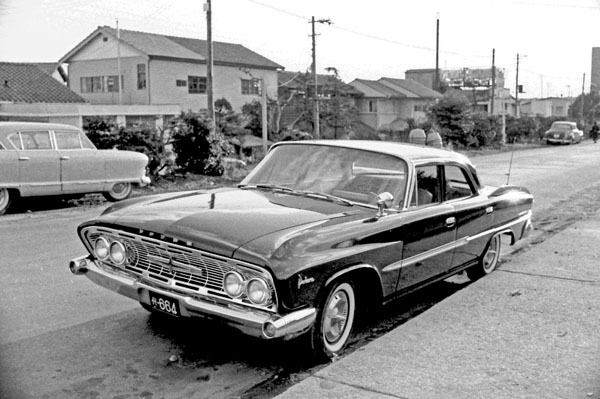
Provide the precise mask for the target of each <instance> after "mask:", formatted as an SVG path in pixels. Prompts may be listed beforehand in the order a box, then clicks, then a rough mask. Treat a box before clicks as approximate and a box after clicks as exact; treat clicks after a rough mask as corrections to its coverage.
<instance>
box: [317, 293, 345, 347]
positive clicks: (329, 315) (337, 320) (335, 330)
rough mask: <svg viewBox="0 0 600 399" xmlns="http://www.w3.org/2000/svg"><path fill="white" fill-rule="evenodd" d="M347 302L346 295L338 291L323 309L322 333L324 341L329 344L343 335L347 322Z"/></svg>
mask: <svg viewBox="0 0 600 399" xmlns="http://www.w3.org/2000/svg"><path fill="white" fill-rule="evenodd" d="M348 302H349V300H348V295H347V294H346V293H345V292H343V291H338V292H336V293H335V295H333V296H332V298H331V300H330V301H329V304H328V305H327V308H326V309H325V317H324V319H323V331H324V333H325V339H326V340H327V341H328V342H330V343H333V342H335V341H337V340H338V339H340V337H341V336H342V334H343V333H344V328H345V327H346V322H347V320H348Z"/></svg>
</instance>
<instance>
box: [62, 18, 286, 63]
mask: <svg viewBox="0 0 600 399" xmlns="http://www.w3.org/2000/svg"><path fill="white" fill-rule="evenodd" d="M98 33H104V34H107V35H111V36H113V37H115V38H116V37H117V30H116V29H114V28H111V27H110V26H99V27H98V29H97V30H96V31H95V32H93V33H92V34H91V35H90V36H88V37H87V38H86V39H85V40H84V41H83V42H82V43H80V44H79V45H78V46H77V47H75V49H73V50H71V52H70V53H69V54H67V55H66V56H65V57H63V59H62V60H61V61H63V62H68V59H69V58H70V56H71V55H73V54H74V53H76V52H77V50H78V49H79V48H81V47H83V46H84V45H85V44H86V42H87V41H90V40H91V39H92V38H94V37H95V36H96V35H97V34H98ZM119 36H120V38H121V41H122V42H123V43H126V44H128V45H130V46H132V47H134V48H135V49H137V50H139V51H140V52H142V53H144V54H146V55H147V56H149V57H151V58H152V57H155V58H174V59H185V60H196V61H200V62H202V61H206V59H207V58H208V42H207V41H206V40H200V39H192V38H185V37H175V36H166V35H160V34H155V33H146V32H137V31H130V30H123V29H121V30H120V31H119ZM213 62H214V63H215V64H219V63H220V64H232V65H236V66H248V67H258V68H267V69H283V67H282V66H281V65H279V64H277V63H275V62H273V61H271V60H269V59H267V58H265V57H263V56H262V55H260V54H257V53H255V52H254V51H252V50H249V49H247V48H246V47H244V46H242V45H240V44H233V43H224V42H215V41H213Z"/></svg>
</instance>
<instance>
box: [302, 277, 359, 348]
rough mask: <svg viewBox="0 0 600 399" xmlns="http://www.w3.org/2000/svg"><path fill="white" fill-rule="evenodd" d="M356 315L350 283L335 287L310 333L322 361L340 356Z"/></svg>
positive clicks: (335, 285) (352, 288)
mask: <svg viewBox="0 0 600 399" xmlns="http://www.w3.org/2000/svg"><path fill="white" fill-rule="evenodd" d="M355 314H356V295H355V293H354V287H353V286H352V284H351V283H350V282H347V281H342V282H338V283H336V284H334V285H333V287H332V288H331V289H330V290H329V292H328V294H327V296H326V297H325V299H324V300H323V302H322V304H321V306H320V307H319V314H318V318H317V321H316V322H315V324H314V326H313V327H312V329H311V331H310V338H311V346H312V349H313V351H314V353H315V355H316V356H317V357H319V358H321V359H323V358H325V359H327V358H333V357H335V356H337V355H339V354H340V353H341V352H342V350H343V349H344V348H345V347H346V345H347V344H348V341H349V340H350V332H351V331H352V326H353V324H354V316H355Z"/></svg>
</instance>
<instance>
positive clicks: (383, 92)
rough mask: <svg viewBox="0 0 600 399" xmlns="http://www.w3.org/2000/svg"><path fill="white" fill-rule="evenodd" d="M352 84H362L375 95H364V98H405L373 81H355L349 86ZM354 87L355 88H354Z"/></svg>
mask: <svg viewBox="0 0 600 399" xmlns="http://www.w3.org/2000/svg"><path fill="white" fill-rule="evenodd" d="M354 82H357V83H359V84H363V85H365V86H367V87H368V88H369V89H371V90H372V91H373V92H375V93H376V95H370V94H367V93H365V96H367V97H384V98H406V95H405V94H403V93H400V92H398V91H397V90H394V89H392V88H391V87H388V86H386V85H384V84H382V83H380V82H378V81H375V80H366V79H355V80H354V81H352V82H351V83H350V84H352V83H354ZM353 86H354V85H353ZM354 87H356V86H354ZM357 89H358V90H360V89H359V88H358V87H357Z"/></svg>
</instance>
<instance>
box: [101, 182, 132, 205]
mask: <svg viewBox="0 0 600 399" xmlns="http://www.w3.org/2000/svg"><path fill="white" fill-rule="evenodd" d="M132 190H133V187H132V185H131V183H115V184H114V185H113V186H112V187H111V189H110V190H108V191H105V192H104V193H102V194H103V195H104V198H106V199H107V200H109V201H113V202H114V201H121V200H124V199H126V198H128V197H129V196H130V195H131V191H132Z"/></svg>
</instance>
